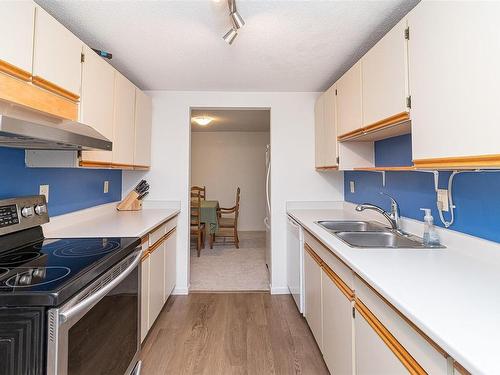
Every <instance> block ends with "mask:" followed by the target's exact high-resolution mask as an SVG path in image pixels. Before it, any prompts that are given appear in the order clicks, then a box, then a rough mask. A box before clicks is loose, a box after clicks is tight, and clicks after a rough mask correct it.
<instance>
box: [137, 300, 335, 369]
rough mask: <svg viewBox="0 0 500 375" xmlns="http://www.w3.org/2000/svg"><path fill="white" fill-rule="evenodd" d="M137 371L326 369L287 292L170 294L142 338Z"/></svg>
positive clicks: (304, 323)
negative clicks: (155, 319)
mask: <svg viewBox="0 0 500 375" xmlns="http://www.w3.org/2000/svg"><path fill="white" fill-rule="evenodd" d="M141 359H142V361H143V368H142V374H144V375H156V374H175V375H177V374H207V375H208V374H210V375H212V374H249V375H253V374H258V375H260V374H284V375H288V374H305V375H315V374H328V370H327V368H326V366H325V363H324V361H323V358H322V356H321V353H320V351H319V349H318V347H317V345H316V343H315V341H314V338H313V336H312V333H311V331H310V330H309V328H308V326H307V324H306V322H305V320H304V319H303V318H302V317H301V316H300V314H299V312H298V310H297V308H296V307H295V304H294V302H293V300H292V297H291V296H290V295H270V294H268V293H220V294H208V293H199V294H196V293H192V294H190V295H189V296H172V297H170V298H169V300H168V301H167V303H166V305H165V307H164V309H163V311H162V312H161V314H160V316H159V317H158V320H157V321H156V323H155V325H154V326H153V327H152V329H151V331H150V332H149V335H148V337H147V338H146V340H145V341H144V343H143V347H142V351H141Z"/></svg>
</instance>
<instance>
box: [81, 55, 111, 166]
mask: <svg viewBox="0 0 500 375" xmlns="http://www.w3.org/2000/svg"><path fill="white" fill-rule="evenodd" d="M84 54H85V61H84V63H83V69H82V97H81V103H80V121H81V122H82V123H84V124H86V125H89V126H92V127H93V128H94V129H95V130H97V131H98V132H99V133H101V134H102V135H103V136H105V137H106V138H108V139H109V140H111V141H112V140H113V103H114V92H115V70H114V68H113V67H112V66H111V65H110V64H108V63H107V62H106V61H104V60H103V59H102V57H99V56H98V55H97V54H96V53H95V52H94V51H92V50H91V49H90V48H89V47H87V46H85V47H84ZM112 158H113V153H112V152H111V151H84V152H83V154H82V159H83V160H87V161H100V162H111V161H112Z"/></svg>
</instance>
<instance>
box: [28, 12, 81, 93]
mask: <svg viewBox="0 0 500 375" xmlns="http://www.w3.org/2000/svg"><path fill="white" fill-rule="evenodd" d="M34 40H35V45H34V48H35V49H34V54H33V83H35V84H37V85H39V86H42V87H44V88H46V89H48V90H51V91H54V92H56V93H58V94H60V95H63V96H67V97H68V98H70V99H73V100H77V99H78V98H79V96H80V85H81V53H82V48H83V43H82V41H80V40H79V39H78V38H77V37H76V36H75V35H73V34H72V33H71V32H70V31H69V30H68V29H66V28H65V27H64V26H63V25H61V24H60V23H59V22H57V20H55V19H54V18H53V17H52V16H51V15H50V14H48V13H47V12H46V11H45V10H43V9H42V8H40V7H38V6H37V7H36V15H35V39H34ZM54 85H55V86H54ZM61 89H62V90H61Z"/></svg>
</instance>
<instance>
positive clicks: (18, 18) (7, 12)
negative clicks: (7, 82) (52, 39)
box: [0, 1, 35, 79]
mask: <svg viewBox="0 0 500 375" xmlns="http://www.w3.org/2000/svg"><path fill="white" fill-rule="evenodd" d="M34 26H35V4H34V3H33V2H31V1H2V2H0V35H2V37H1V38H0V60H2V61H4V62H6V63H8V64H10V65H14V66H15V67H17V68H19V69H22V70H23V72H18V74H15V73H14V75H18V76H19V77H22V78H24V79H29V77H30V76H31V71H32V58H33V33H34ZM2 65H3V64H1V61H0V71H5V70H6V67H4V66H2ZM11 73H13V72H11Z"/></svg>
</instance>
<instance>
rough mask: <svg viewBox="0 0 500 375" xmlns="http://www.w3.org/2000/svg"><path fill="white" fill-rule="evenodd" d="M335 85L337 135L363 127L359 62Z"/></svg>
mask: <svg viewBox="0 0 500 375" xmlns="http://www.w3.org/2000/svg"><path fill="white" fill-rule="evenodd" d="M336 85H337V134H338V135H343V134H346V133H349V132H351V131H353V130H356V129H359V128H361V127H362V126H363V112H362V94H361V90H362V88H361V61H358V62H357V63H356V64H355V65H354V66H353V67H352V68H351V69H349V70H348V71H347V72H346V73H345V74H344V75H343V76H342V77H341V78H340V79H339V80H338V81H337V83H336Z"/></svg>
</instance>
